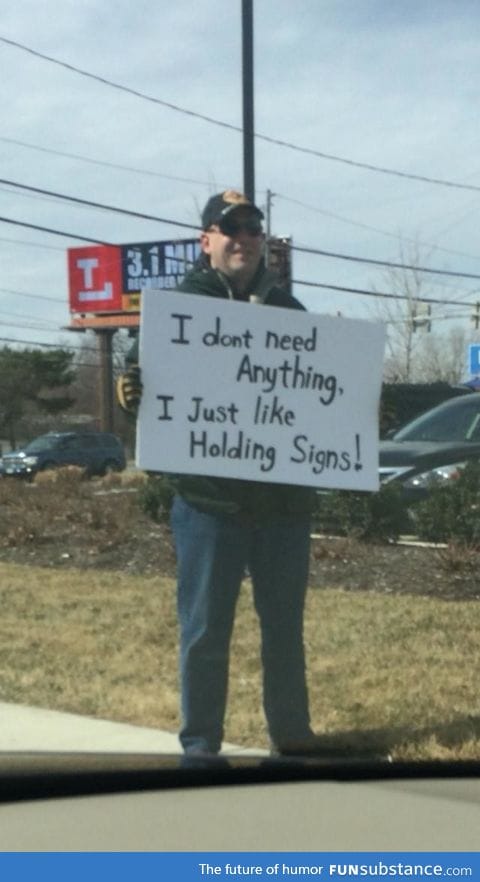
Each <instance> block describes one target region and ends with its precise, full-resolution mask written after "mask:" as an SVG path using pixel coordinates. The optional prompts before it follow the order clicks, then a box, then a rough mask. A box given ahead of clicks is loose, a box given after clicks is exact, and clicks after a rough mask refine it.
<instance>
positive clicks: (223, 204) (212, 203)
mask: <svg viewBox="0 0 480 882" xmlns="http://www.w3.org/2000/svg"><path fill="white" fill-rule="evenodd" d="M237 208H248V209H250V211H251V212H252V214H255V215H256V216H257V217H258V218H260V219H261V220H263V212H261V211H260V209H259V208H257V206H256V205H254V204H253V202H251V201H250V199H248V197H247V196H245V195H244V194H243V193H239V192H238V190H225V191H224V193H217V195H216V196H212V197H211V198H210V199H209V200H208V202H207V204H206V206H205V208H204V209H203V212H202V228H203V229H204V230H208V228H209V227H211V226H212V224H219V223H220V222H221V221H222V220H223V218H224V217H226V216H227V215H228V214H230V213H231V212H232V211H235V210H236V209H237Z"/></svg>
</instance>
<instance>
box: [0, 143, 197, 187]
mask: <svg viewBox="0 0 480 882" xmlns="http://www.w3.org/2000/svg"><path fill="white" fill-rule="evenodd" d="M0 141H3V142H5V143H7V144H15V145H17V146H18V147H26V148H27V149H29V150H39V151H41V152H42V153H51V154H53V155H54V156H62V157H64V158H66V159H75V160H79V161H80V162H88V163H91V164H92V165H101V166H104V167H105V168H113V169H115V170H116V171H125V172H131V173H133V174H137V175H147V176H148V177H155V178H162V179H164V180H167V181H178V182H179V183H181V184H201V185H202V186H204V187H209V186H210V184H209V183H208V182H207V181H200V180H197V178H181V177H178V176H177V175H167V174H164V173H163V172H156V171H152V170H151V169H145V168H135V167H134V166H131V165H121V164H120V163H116V162H107V161H106V160H102V159H93V158H92V157H89V156H81V155H80V154H79V153H67V152H65V151H63V150H54V149H53V148H51V147H41V146H40V145H39V144H29V143H28V142H27V141H17V140H16V138H5V137H2V136H0Z"/></svg>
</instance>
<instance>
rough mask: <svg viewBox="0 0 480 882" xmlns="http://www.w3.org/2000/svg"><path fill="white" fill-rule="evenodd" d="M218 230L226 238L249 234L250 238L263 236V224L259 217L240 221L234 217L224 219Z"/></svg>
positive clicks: (220, 222)
mask: <svg viewBox="0 0 480 882" xmlns="http://www.w3.org/2000/svg"><path fill="white" fill-rule="evenodd" d="M218 228H219V230H220V232H221V233H223V235H224V236H231V237H234V236H238V234H239V233H248V235H249V236H261V235H262V233H263V228H262V223H261V221H260V219H259V218H258V217H248V218H245V219H244V220H238V219H237V218H234V217H228V215H227V217H222V218H221V220H220V221H219V224H218Z"/></svg>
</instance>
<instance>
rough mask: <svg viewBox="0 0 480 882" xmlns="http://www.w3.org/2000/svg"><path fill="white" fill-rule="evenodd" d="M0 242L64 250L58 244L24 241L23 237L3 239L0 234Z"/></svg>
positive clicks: (50, 249) (49, 249)
mask: <svg viewBox="0 0 480 882" xmlns="http://www.w3.org/2000/svg"><path fill="white" fill-rule="evenodd" d="M0 242H8V244H9V245H25V246H27V247H28V248H46V249H47V250H48V251H62V252H63V251H64V250H65V249H64V248H60V247H59V246H58V245H45V244H43V243H40V242H26V241H25V240H23V239H5V238H4V237H3V236H0Z"/></svg>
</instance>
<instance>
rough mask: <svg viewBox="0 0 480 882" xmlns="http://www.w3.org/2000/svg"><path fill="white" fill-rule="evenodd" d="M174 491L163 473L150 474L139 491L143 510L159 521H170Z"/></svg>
mask: <svg viewBox="0 0 480 882" xmlns="http://www.w3.org/2000/svg"><path fill="white" fill-rule="evenodd" d="M173 495H174V491H173V490H172V488H171V487H170V486H169V484H168V482H167V480H166V478H165V477H164V476H163V475H149V476H148V478H147V480H146V481H144V482H143V484H142V486H141V487H140V488H139V491H138V501H139V504H140V508H141V509H142V511H143V512H144V513H145V514H147V515H149V517H151V518H152V519H153V520H154V521H157V523H162V522H165V521H168V518H169V514H170V508H171V506H172V500H173Z"/></svg>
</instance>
